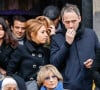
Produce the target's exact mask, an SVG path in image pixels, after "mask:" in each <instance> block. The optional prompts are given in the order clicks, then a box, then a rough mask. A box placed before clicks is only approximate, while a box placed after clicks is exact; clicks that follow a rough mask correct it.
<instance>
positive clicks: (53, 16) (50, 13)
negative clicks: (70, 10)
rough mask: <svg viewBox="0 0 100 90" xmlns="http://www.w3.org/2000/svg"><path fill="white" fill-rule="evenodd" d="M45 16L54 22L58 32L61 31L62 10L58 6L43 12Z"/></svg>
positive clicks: (51, 6) (52, 6)
mask: <svg viewBox="0 0 100 90" xmlns="http://www.w3.org/2000/svg"><path fill="white" fill-rule="evenodd" d="M43 15H44V16H46V17H48V18H49V19H50V20H52V21H53V23H54V25H55V27H56V29H57V30H59V29H61V22H60V10H59V8H58V7H57V6H54V5H49V6H47V7H46V8H45V9H44V10H43Z"/></svg>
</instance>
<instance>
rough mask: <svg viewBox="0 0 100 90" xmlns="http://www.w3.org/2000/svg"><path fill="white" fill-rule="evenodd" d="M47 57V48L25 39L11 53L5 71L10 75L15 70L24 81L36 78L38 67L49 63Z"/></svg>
mask: <svg viewBox="0 0 100 90" xmlns="http://www.w3.org/2000/svg"><path fill="white" fill-rule="evenodd" d="M49 57H50V55H49V49H47V48H45V47H43V46H42V45H37V44H36V43H33V42H31V41H26V42H25V44H24V45H20V46H19V47H18V48H17V49H16V50H15V52H14V53H13V54H12V55H11V59H10V63H9V64H8V67H7V73H8V75H11V74H13V73H15V72H17V74H18V75H19V76H21V77H22V78H23V79H24V80H25V81H29V80H30V79H36V74H37V72H38V70H39V68H40V67H41V66H43V65H45V64H48V63H49Z"/></svg>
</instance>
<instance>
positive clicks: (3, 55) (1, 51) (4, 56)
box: [0, 43, 15, 70]
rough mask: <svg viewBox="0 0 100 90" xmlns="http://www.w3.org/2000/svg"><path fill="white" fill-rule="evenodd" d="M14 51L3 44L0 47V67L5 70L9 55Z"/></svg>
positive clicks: (9, 46)
mask: <svg viewBox="0 0 100 90" xmlns="http://www.w3.org/2000/svg"><path fill="white" fill-rule="evenodd" d="M14 50H15V48H13V47H12V46H11V45H7V44H5V43H3V44H2V45H1V47H0V67H1V68H3V69H4V70H6V68H7V67H6V66H7V65H8V62H9V58H10V55H11V54H12V52H13V51H14Z"/></svg>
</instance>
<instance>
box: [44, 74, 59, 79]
mask: <svg viewBox="0 0 100 90" xmlns="http://www.w3.org/2000/svg"><path fill="white" fill-rule="evenodd" d="M51 78H52V79H57V76H56V75H53V76H50V77H49V76H48V77H45V80H50V79H51Z"/></svg>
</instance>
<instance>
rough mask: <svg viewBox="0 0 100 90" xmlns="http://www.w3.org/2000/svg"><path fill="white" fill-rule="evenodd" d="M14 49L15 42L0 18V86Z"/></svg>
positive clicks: (6, 25)
mask: <svg viewBox="0 0 100 90" xmlns="http://www.w3.org/2000/svg"><path fill="white" fill-rule="evenodd" d="M16 47H17V41H15V40H14V39H13V37H12V36H11V33H10V28H9V26H8V24H7V23H6V21H5V19H4V18H2V17H0V86H1V82H2V80H3V79H4V77H5V76H6V69H7V65H8V63H9V58H10V55H11V54H12V52H13V51H14V50H15V49H16Z"/></svg>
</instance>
